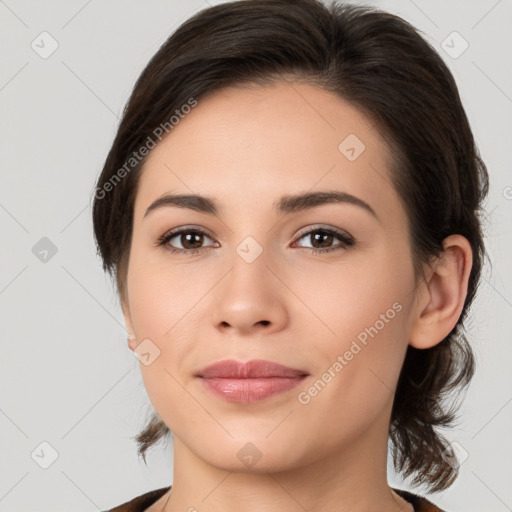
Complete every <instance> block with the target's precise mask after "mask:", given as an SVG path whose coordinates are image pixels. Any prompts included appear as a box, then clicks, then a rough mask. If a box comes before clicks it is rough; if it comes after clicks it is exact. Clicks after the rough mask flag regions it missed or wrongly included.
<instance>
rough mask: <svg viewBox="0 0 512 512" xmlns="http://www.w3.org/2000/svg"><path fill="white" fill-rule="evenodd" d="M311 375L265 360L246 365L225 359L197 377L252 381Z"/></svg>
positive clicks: (210, 366)
mask: <svg viewBox="0 0 512 512" xmlns="http://www.w3.org/2000/svg"><path fill="white" fill-rule="evenodd" d="M304 375H309V374H308V373H307V372H305V371H303V370H297V369H295V368H290V367H288V366H283V365H282V364H278V363H274V362H272V361H265V360H263V359H252V360H251V361H247V362H246V363H242V362H240V361H236V360H234V359H224V360H223V361H218V362H216V363H213V364H211V365H209V366H206V367H205V368H203V369H202V370H200V371H199V372H198V373H197V374H196V376H197V377H204V378H215V377H217V378H232V379H251V378H258V377H301V376H304Z"/></svg>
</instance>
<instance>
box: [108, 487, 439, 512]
mask: <svg viewBox="0 0 512 512" xmlns="http://www.w3.org/2000/svg"><path fill="white" fill-rule="evenodd" d="M170 488H171V486H169V487H162V488H161V489H156V490H154V491H149V492H147V493H145V494H141V495H140V496H137V497H136V498H133V499H132V500H130V501H127V502H126V503H123V504H122V505H119V506H117V507H114V508H112V509H109V510H106V511H105V512H144V511H145V510H146V509H147V508H148V507H150V506H151V505H152V504H153V503H155V502H156V501H157V500H158V499H159V498H160V497H161V496H163V495H164V494H165V493H166V492H167V491H168V490H169V489H170ZM393 490H394V491H395V492H396V493H397V494H398V495H399V496H401V497H402V498H403V499H404V500H406V501H408V502H409V503H411V504H412V506H413V507H414V511H415V512H445V511H443V510H441V509H440V508H438V507H436V506H435V505H434V504H433V503H431V502H430V501H428V500H427V499H426V498H423V497H422V496H419V495H417V494H413V493H411V492H408V491H402V490H400V489H393Z"/></svg>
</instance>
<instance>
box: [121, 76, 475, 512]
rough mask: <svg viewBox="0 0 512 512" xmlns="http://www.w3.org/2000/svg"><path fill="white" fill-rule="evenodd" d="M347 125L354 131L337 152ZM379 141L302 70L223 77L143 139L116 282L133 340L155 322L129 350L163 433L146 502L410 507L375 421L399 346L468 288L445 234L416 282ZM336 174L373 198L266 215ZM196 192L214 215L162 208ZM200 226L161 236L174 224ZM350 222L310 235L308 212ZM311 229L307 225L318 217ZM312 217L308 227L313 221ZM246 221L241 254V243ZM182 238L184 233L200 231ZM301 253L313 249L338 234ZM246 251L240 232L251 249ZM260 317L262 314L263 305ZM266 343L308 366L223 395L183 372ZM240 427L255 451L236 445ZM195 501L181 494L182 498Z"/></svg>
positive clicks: (465, 249)
mask: <svg viewBox="0 0 512 512" xmlns="http://www.w3.org/2000/svg"><path fill="white" fill-rule="evenodd" d="M348 134H356V135H357V137H358V138H359V139H360V140H361V141H363V143H364V144H365V150H364V151H363V152H362V153H361V154H360V156H359V157H358V158H357V159H356V160H354V161H349V160H348V159H347V158H346V157H345V156H344V155H343V154H342V153H341V152H340V151H339V149H338V146H339V144H340V142H342V141H343V140H344V139H345V137H347V135H348ZM391 156H392V155H391V154H390V150H389V148H388V146H387V145H386V143H385V141H384V140H383V139H382V138H381V136H380V134H379V132H378V130H377V129H376V128H375V127H374V126H373V124H372V123H371V122H370V121H369V120H368V119H367V118H365V117H364V116H363V114H362V113H361V112H360V111H359V110H357V109H356V108H355V107H354V106H352V105H350V104H349V103H347V102H346V101H345V100H343V99H341V98H339V97H338V96H335V95H333V94H332V93H330V92H327V91H325V90H323V89H321V88H318V87H314V86H311V85H307V84H305V83H294V84H290V83H286V82H277V83H276V84H274V85H272V86H268V87H262V86H253V87H251V88H239V89H233V88H232V89H227V90H226V89H225V90H223V91H221V92H217V93H215V94H214V95H212V96H210V97H208V98H206V99H201V100H200V101H199V102H198V105H197V106H196V107H195V108H194V109H193V110H192V112H191V113H190V114H188V115H187V116H186V117H185V118H184V119H182V120H181V121H180V123H179V125H177V126H176V127H175V128H174V129H173V131H172V132H171V133H170V135H169V136H168V137H167V138H166V139H164V140H163V141H162V142H161V143H160V144H159V145H158V146H157V147H156V148H155V149H153V150H152V152H151V153H150V156H149V159H148V160H147V162H146V164H145V166H144V170H143V174H142V176H141V181H140V184H139V189H138V191H137V196H136V202H135V210H134V230H133V238H132V244H131V248H130V261H129V266H128V272H127V296H126V297H124V298H123V299H122V306H123V312H124V317H125V322H126V325H127V328H128V330H129V331H130V332H132V333H133V334H134V339H132V340H129V342H128V343H129V347H130V349H131V350H135V348H136V347H137V345H138V344H139V343H141V342H142V340H145V339H148V338H149V339H150V340H151V342H152V343H154V344H155V345H156V346H157V347H158V348H159V350H160V355H159V357H157V358H156V359H154V361H153V362H152V363H151V364H149V365H147V366H146V365H144V364H142V362H141V363H140V369H141V372H142V377H143V381H144V385H145V387H146V390H147V393H148V395H149V397H150V400H151V402H152V404H153V406H154V408H155V410H156V411H157V412H158V414H159V415H160V417H161V418H162V420H163V421H164V422H165V423H166V425H167V426H168V427H169V428H170V430H171V431H172V432H173V435H174V479H173V482H172V484H173V487H172V491H171V492H170V494H169V493H168V494H166V495H164V496H163V497H162V498H161V499H159V500H158V501H157V502H156V503H155V504H154V505H153V506H151V507H150V508H149V509H147V510H149V511H151V512H155V511H160V510H166V511H170V512H177V511H186V510H189V508H190V507H195V508H196V509H197V510H200V511H201V512H203V511H205V512H210V511H211V512H213V511H224V512H226V511H227V512H230V511H237V512H240V511H243V512H252V511H261V510H265V511H266V512H274V511H275V512H277V511H279V512H282V511H283V510H290V511H292V510H297V511H301V510H308V511H309V512H319V511H322V512H329V511H333V512H334V511H336V512H340V511H355V510H357V511H358V512H366V511H368V512H369V511H375V510H379V511H381V512H387V511H399V510H400V511H402V512H405V511H410V510H413V508H412V506H411V505H410V504H409V503H408V502H406V501H405V500H403V499H402V498H400V497H399V496H398V495H397V494H396V493H394V492H392V491H391V489H390V487H389V486H388V483H387V476H386V462H387V432H388V427H389V421H390V415H391V407H392V403H393V397H394V391H395V388H396V384H397V380H398V377H399V373H400V369H401V367H402V364H403V360H404V357H405V352H406V349H407V346H408V345H409V344H410V345H412V346H414V347H416V348H421V349H424V348H429V347H432V346H434V345H436V344H437V343H439V342H440V341H441V340H442V339H443V338H444V337H445V336H446V335H447V334H448V333H449V332H450V330H451V329H452V328H453V326H454V325H455V324H456V322H457V320H458V318H459V315H460V313H461V311H462V307H463V304H464V299H465V296H466V293H467V281H468V277H469V272H470V270H471V247H470V245H469V243H468V242H467V240H466V239H465V238H463V237H462V236H459V235H452V236H450V237H448V238H447V239H446V240H445V242H444V248H445V251H444V253H443V254H442V257H441V258H440V259H439V260H438V261H437V263H436V265H435V266H434V267H432V268H430V267H429V268H428V269H426V279H425V281H422V282H421V284H420V286H419V287H418V288H417V289H415V288H414V275H413V266H412V254H411V248H410V245H409V238H408V231H407V216H406V213H405V210H404V208H403V206H402V203H401V201H400V198H399V196H398V195H397V193H396V191H395V190H394V188H393V187H392V185H391V181H390V178H389V176H390V175H389V172H390V166H391ZM324 190H338V191H345V192H349V193H350V194H353V195H355V196H357V197H359V198H361V199H363V200H364V201H366V202H367V203H369V204H370V205H371V207H372V208H373V209H374V211H375V212H376V214H377V216H378V219H376V218H375V217H373V216H372V215H371V214H370V213H368V212H367V211H366V210H364V209H363V208H360V207H358V206H355V205H351V204H335V203H333V204H325V205H320V206H317V207H315V208H313V209H309V210H304V211H299V212H296V213H288V214H286V215H277V214H276V213H275V212H274V211H273V209H272V205H273V202H277V201H278V200H279V199H280V198H281V196H282V195H285V194H295V193H302V192H308V191H309V192H310V191H324ZM169 192H172V193H183V194H201V195H206V196H210V197H213V198H215V199H216V200H217V201H218V202H219V204H220V205H221V206H222V209H223V210H222V212H221V213H219V214H218V215H208V214H206V213H201V212H197V211H192V210H189V209H185V208H178V207H164V208H160V209H157V210H154V211H152V212H151V213H150V214H148V215H147V216H146V217H144V213H145V211H146V209H147V207H148V206H149V205H150V204H151V203H152V202H153V201H154V200H155V199H157V198H159V197H160V196H161V195H163V194H164V193H169ZM189 225H193V227H195V228H201V229H203V230H204V231H207V232H208V235H206V236H204V237H203V239H202V244H201V240H200V241H199V243H197V241H194V239H192V243H191V244H190V243H189V245H186V243H187V241H186V239H184V238H183V237H180V236H177V237H174V238H173V239H172V240H171V241H169V242H168V246H171V245H172V246H173V247H174V248H176V249H182V250H184V251H185V250H186V249H187V248H188V250H190V248H193V247H202V250H201V251H200V252H199V253H196V254H192V255H187V254H185V253H184V252H183V253H180V254H173V253H171V252H169V251H168V250H166V249H165V248H164V247H158V246H157V241H158V238H159V237H160V236H162V235H163V234H165V233H166V232H168V231H170V230H171V229H174V228H178V227H184V226H189ZM318 225H320V227H331V228H334V229H337V230H341V231H342V232H343V231H344V232H346V233H348V234H350V235H351V236H352V237H353V238H354V239H355V243H354V245H352V246H345V247H344V246H342V245H340V244H341V241H340V239H338V238H336V237H333V238H332V239H331V241H330V242H329V241H327V242H326V241H324V242H323V245H322V244H321V243H320V244H319V243H318V242H317V243H316V245H315V239H314V238H312V237H311V235H305V236H304V235H303V233H304V232H307V231H309V228H311V229H313V228H318ZM315 233H316V232H315ZM313 234H314V233H313ZM248 236H251V237H253V238H254V239H255V240H256V241H257V243H258V244H259V246H260V247H261V249H262V251H263V252H262V253H261V254H260V255H259V256H258V257H257V258H256V259H255V260H254V261H253V262H252V263H248V262H247V261H246V260H245V259H244V258H242V257H241V256H240V255H239V253H237V251H236V248H237V246H238V245H239V244H240V243H241V242H242V241H243V240H244V239H245V238H246V237H248ZM194 243H195V244H196V245H194ZM335 246H337V247H338V249H339V250H333V251H331V252H328V253H316V254H313V253H312V252H311V251H310V249H308V248H317V249H318V248H322V247H335ZM251 250H252V249H251ZM394 303H399V304H400V305H401V310H400V312H397V313H396V315H394V317H393V318H392V319H391V320H389V321H388V322H386V323H385V326H384V327H383V328H382V329H380V330H379V332H378V334H377V335H375V336H374V337H373V338H369V341H368V343H367V345H366V346H364V348H363V349H362V350H361V351H360V352H358V353H357V355H355V356H354V357H353V358H352V359H351V360H350V361H349V362H348V364H346V366H344V367H343V369H342V370H341V371H339V372H337V373H336V376H335V377H334V378H332V379H331V381H330V382H329V383H328V384H327V385H326V386H325V387H324V388H323V389H322V390H321V392H319V393H318V394H317V395H316V396H314V397H312V398H311V400H310V402H309V403H307V404H302V403H300V402H299V400H298V395H299V393H300V392H303V391H306V392H307V390H308V389H309V388H310V387H311V386H312V385H313V384H314V383H315V382H316V381H318V379H319V378H321V376H322V374H324V373H325V372H326V370H327V369H328V368H329V367H332V366H333V363H334V362H335V361H336V360H337V358H338V356H339V355H343V354H344V353H345V352H346V351H347V350H348V349H349V348H350V346H351V343H352V342H353V340H355V339H357V335H358V334H359V333H361V332H362V331H364V330H365V328H369V327H370V326H375V325H376V321H377V320H379V319H380V318H381V316H380V315H381V314H385V313H386V311H387V310H389V309H390V308H392V305H393V304H394ZM263 321H266V322H263ZM228 358H233V359H238V360H240V361H247V360H249V359H253V358H258V359H267V360H271V361H275V362H278V363H281V364H284V365H286V366H291V367H293V368H300V369H303V370H306V371H307V372H309V373H310V376H309V377H307V379H306V380H305V381H304V382H303V383H302V384H301V385H299V386H298V387H297V388H294V389H293V390H290V391H287V392H285V393H282V394H279V395H275V396H273V397H271V398H269V399H267V400H265V401H263V402H258V403H253V404H240V403H230V402H226V401H224V400H222V399H219V398H217V397H215V396H214V395H213V394H211V393H210V392H208V391H207V390H205V389H204V388H203V386H202V383H201V382H200V380H199V379H197V378H195V377H194V374H195V373H196V372H197V371H198V370H199V369H200V368H203V367H204V366H206V365H208V364H211V363H213V362H216V361H219V360H222V359H228ZM248 442H250V443H252V444H253V445H255V446H256V447H257V449H258V450H259V452H260V453H261V458H260V460H259V461H258V462H257V463H256V464H255V465H253V466H252V467H248V466H246V465H245V464H244V463H243V462H242V461H241V460H240V459H239V457H238V456H237V452H238V451H239V450H240V449H241V448H242V447H243V446H244V445H246V443H248ZM190 510H193V509H190Z"/></svg>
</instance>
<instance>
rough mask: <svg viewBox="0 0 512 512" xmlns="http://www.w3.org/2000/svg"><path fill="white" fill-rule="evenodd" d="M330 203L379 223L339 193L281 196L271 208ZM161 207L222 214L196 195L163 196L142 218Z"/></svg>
mask: <svg viewBox="0 0 512 512" xmlns="http://www.w3.org/2000/svg"><path fill="white" fill-rule="evenodd" d="M330 203H345V204H350V205H354V206H358V207H360V208H363V209H364V210H366V211H367V212H369V213H370V214H371V215H373V216H374V217H375V218H376V219H377V220H379V221H380V219H379V217H378V216H377V214H376V213H375V210H374V209H373V208H372V207H371V206H370V205H369V204H368V203H366V202H365V201H363V200H362V199H360V198H359V197H356V196H353V195H352V194H349V193H347V192H341V191H325V192H307V193H304V194H296V195H286V196H282V197H281V199H280V200H279V201H278V202H277V203H276V202H274V203H273V208H274V211H275V212H276V213H277V214H278V215H279V214H287V213H294V212H298V211H302V210H307V209H309V208H314V207H316V206H321V205H324V204H330ZM162 207H178V208H188V209H190V210H194V211H197V212H201V213H207V214H210V215H217V214H219V213H221V212H222V208H221V206H220V205H219V204H218V203H217V201H216V200H215V199H213V198H211V197H207V196H201V195H196V194H177V195H174V194H165V195H163V196H162V197H159V198H158V199H156V200H155V201H153V202H152V203H151V204H150V205H149V207H148V208H147V210H146V213H145V214H144V217H146V216H147V215H148V214H149V213H150V212H152V211H154V210H157V209H159V208H162Z"/></svg>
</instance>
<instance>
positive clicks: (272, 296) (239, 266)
mask: <svg viewBox="0 0 512 512" xmlns="http://www.w3.org/2000/svg"><path fill="white" fill-rule="evenodd" d="M268 253H269V250H268V248H267V249H266V248H264V246H263V244H261V243H259V242H258V241H257V240H256V238H254V237H252V236H246V237H245V238H244V239H242V241H241V242H240V243H239V244H238V245H237V246H236V247H235V251H234V254H233V257H232V258H231V262H230V263H231V265H230V267H231V268H230V270H229V272H228V273H227V275H226V276H225V278H224V279H223V283H222V284H220V288H219V291H218V292H217V293H216V294H215V301H214V305H213V313H212V315H211V318H212V320H213V322H214V324H215V325H216V326H221V325H222V326H227V325H229V326H231V327H232V328H234V329H238V330H240V331H247V330H250V329H252V328H255V327H256V326H258V325H259V326H261V325H265V326H269V325H270V327H272V326H274V327H276V326H278V325H279V324H280V323H281V322H282V320H283V318H284V317H285V305H284V304H283V297H282V296H281V291H280V289H279V285H278V280H276V279H275V276H273V273H272V271H271V270H270V266H271V265H270V261H269V258H268Z"/></svg>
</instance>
